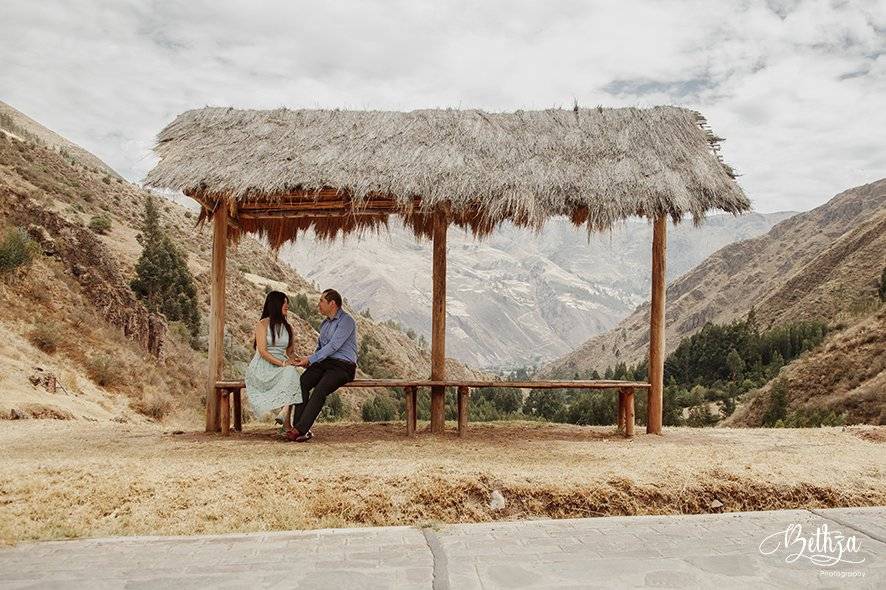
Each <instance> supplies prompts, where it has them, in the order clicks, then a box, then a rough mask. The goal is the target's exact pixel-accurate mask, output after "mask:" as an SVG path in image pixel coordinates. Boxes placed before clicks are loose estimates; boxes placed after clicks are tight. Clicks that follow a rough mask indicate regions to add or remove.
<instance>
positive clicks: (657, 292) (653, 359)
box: [646, 215, 668, 434]
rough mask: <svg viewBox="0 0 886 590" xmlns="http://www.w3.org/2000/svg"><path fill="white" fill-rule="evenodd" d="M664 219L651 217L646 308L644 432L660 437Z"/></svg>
mask: <svg viewBox="0 0 886 590" xmlns="http://www.w3.org/2000/svg"><path fill="white" fill-rule="evenodd" d="M667 232H668V218H667V217H666V216H665V215H660V216H658V217H656V218H655V222H654V224H653V229H652V300H651V302H650V305H649V384H650V385H651V386H652V387H651V388H650V389H649V404H648V405H647V417H646V432H647V433H649V434H661V422H662V400H663V393H664V357H665V323H664V313H665V259H666V256H667V243H668V237H667Z"/></svg>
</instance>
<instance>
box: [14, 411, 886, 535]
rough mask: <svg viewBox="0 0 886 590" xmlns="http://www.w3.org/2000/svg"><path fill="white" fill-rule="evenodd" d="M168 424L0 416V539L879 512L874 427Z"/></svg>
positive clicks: (882, 472) (879, 444)
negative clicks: (629, 436)
mask: <svg viewBox="0 0 886 590" xmlns="http://www.w3.org/2000/svg"><path fill="white" fill-rule="evenodd" d="M451 426H452V425H450V427H451ZM421 427H422V425H420V428H421ZM172 428H174V427H170V426H169V425H166V426H165V428H161V427H158V426H152V425H134V424H115V423H109V422H87V421H82V420H77V421H56V420H52V421H47V420H22V421H3V422H0V448H2V449H3V453H2V455H0V539H2V540H3V541H4V542H6V543H14V542H16V541H21V540H29V539H53V538H64V537H95V536H110V535H146V534H164V535H166V534H192V533H220V532H233V531H266V530H284V529H304V528H316V527H336V526H360V525H391V524H419V525H425V524H431V525H432V524H433V523H435V522H474V521H488V520H494V519H517V518H536V517H554V518H559V517H580V516H599V515H617V514H668V513H698V512H708V511H717V510H727V511H737V510H766V509H776V508H795V507H828V506H864V505H884V504H886V453H884V446H883V445H884V442H886V428H884V427H873V426H871V427H851V428H846V429H843V428H822V429H805V430H791V429H777V430H776V429H755V430H751V429H735V430H733V429H689V428H668V429H666V430H665V435H664V436H662V437H657V436H651V435H646V434H640V435H638V436H637V437H636V438H634V439H633V440H625V439H623V438H621V437H619V436H618V435H616V434H615V433H614V432H613V429H611V428H604V427H599V428H597V427H577V426H561V425H547V424H536V423H497V424H475V425H472V426H471V427H470V429H471V431H470V434H469V436H468V437H466V438H465V439H459V438H458V437H457V436H455V433H454V432H450V433H447V434H446V435H443V436H440V437H434V436H432V435H430V434H427V433H421V434H420V435H419V436H418V437H416V438H415V439H407V438H406V437H405V436H404V435H403V428H404V427H403V424H402V423H393V424H363V423H336V424H320V425H318V426H317V427H315V432H316V435H317V436H316V438H315V439H314V440H313V441H311V442H310V443H308V444H296V443H285V442H282V441H280V440H279V439H277V438H276V433H275V431H274V430H273V429H271V428H270V427H268V426H267V425H256V426H253V427H252V428H251V429H247V431H246V432H244V433H243V434H240V435H238V434H234V435H233V436H232V437H231V438H228V439H225V438H221V437H219V436H215V435H206V434H204V433H202V432H193V431H186V432H181V431H176V430H173V429H172ZM494 490H499V491H500V492H501V493H502V494H503V496H504V498H505V500H506V506H505V507H504V508H503V509H500V510H493V509H492V508H491V507H490V504H489V500H490V495H491V493H492V492H493V491H494ZM718 503H722V505H723V506H722V507H720V506H719V505H718Z"/></svg>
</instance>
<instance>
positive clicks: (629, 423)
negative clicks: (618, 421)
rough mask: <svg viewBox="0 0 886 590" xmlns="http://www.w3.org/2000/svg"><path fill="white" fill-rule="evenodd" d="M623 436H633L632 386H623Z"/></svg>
mask: <svg viewBox="0 0 886 590" xmlns="http://www.w3.org/2000/svg"><path fill="white" fill-rule="evenodd" d="M625 436H626V437H627V438H631V437H632V436H634V388H633V387H626V388H625Z"/></svg>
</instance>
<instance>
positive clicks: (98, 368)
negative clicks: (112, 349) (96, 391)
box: [86, 354, 121, 387]
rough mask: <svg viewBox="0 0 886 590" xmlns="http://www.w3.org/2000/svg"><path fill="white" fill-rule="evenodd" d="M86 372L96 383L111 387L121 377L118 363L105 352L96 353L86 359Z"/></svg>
mask: <svg viewBox="0 0 886 590" xmlns="http://www.w3.org/2000/svg"><path fill="white" fill-rule="evenodd" d="M86 372H87V373H88V374H89V378H90V379H92V380H93V381H94V382H95V384H96V385H100V386H101V387H112V386H114V385H117V384H118V383H119V381H120V378H121V373H120V363H118V362H117V361H115V360H114V359H113V358H112V357H111V356H109V355H107V354H97V355H94V356H91V357H89V359H88V360H87V361H86Z"/></svg>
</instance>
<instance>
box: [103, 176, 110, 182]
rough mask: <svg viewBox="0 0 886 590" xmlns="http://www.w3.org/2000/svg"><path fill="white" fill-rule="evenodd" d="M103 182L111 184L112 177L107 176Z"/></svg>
mask: <svg viewBox="0 0 886 590" xmlns="http://www.w3.org/2000/svg"><path fill="white" fill-rule="evenodd" d="M102 182H104V183H105V184H111V177H110V176H105V177H104V178H102Z"/></svg>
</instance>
